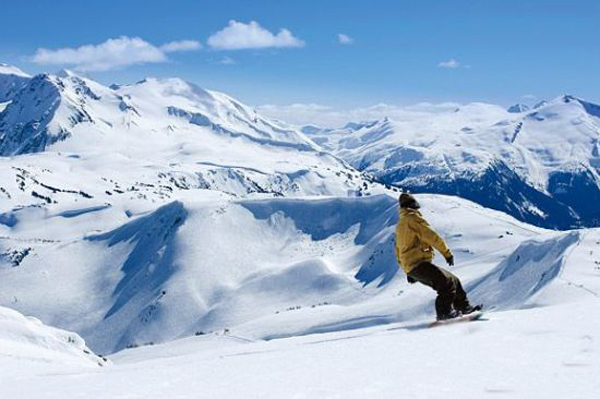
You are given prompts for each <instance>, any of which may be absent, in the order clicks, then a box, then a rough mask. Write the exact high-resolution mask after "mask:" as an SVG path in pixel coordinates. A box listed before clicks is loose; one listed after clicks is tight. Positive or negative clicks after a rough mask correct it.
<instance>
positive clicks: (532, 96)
mask: <svg viewBox="0 0 600 399" xmlns="http://www.w3.org/2000/svg"><path fill="white" fill-rule="evenodd" d="M521 98H522V99H523V100H535V99H536V98H537V96H536V95H535V94H523V95H522V96H521Z"/></svg>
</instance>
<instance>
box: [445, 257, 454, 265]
mask: <svg viewBox="0 0 600 399" xmlns="http://www.w3.org/2000/svg"><path fill="white" fill-rule="evenodd" d="M446 263H447V264H448V266H454V255H450V256H448V257H447V258H446Z"/></svg>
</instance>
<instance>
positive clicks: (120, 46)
mask: <svg viewBox="0 0 600 399" xmlns="http://www.w3.org/2000/svg"><path fill="white" fill-rule="evenodd" d="M198 48H200V43H199V42H196V41H193V40H183V41H178V42H170V43H167V44H165V45H164V46H160V47H157V46H155V45H153V44H151V43H148V42H147V41H145V40H143V39H141V38H139V37H128V36H121V37H118V38H116V39H108V40H106V41H105V42H103V43H100V44H86V45H83V46H80V47H77V48H68V47H67V48H59V49H56V50H52V49H45V48H39V49H37V51H36V52H35V54H34V55H33V57H32V61H33V62H35V63H37V64H49V65H71V66H73V67H74V68H75V69H77V70H80V71H106V70H110V69H117V68H123V67H126V66H129V65H135V64H144V63H157V62H166V61H168V58H167V55H166V53H170V52H176V51H189V50H195V49H198Z"/></svg>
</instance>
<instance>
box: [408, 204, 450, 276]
mask: <svg viewBox="0 0 600 399" xmlns="http://www.w3.org/2000/svg"><path fill="white" fill-rule="evenodd" d="M433 248H435V249H437V250H438V251H439V252H440V253H441V254H442V255H443V256H444V258H448V257H449V256H452V251H450V248H448V246H446V243H445V242H444V240H443V239H442V237H440V236H439V234H438V233H436V232H435V230H433V229H432V228H431V226H429V223H427V221H426V220H425V219H423V216H422V215H421V212H419V211H418V210H416V209H410V208H400V220H399V221H398V225H397V226H396V259H397V260H398V263H399V264H400V267H402V270H404V272H405V273H409V272H410V271H411V270H412V269H413V268H414V267H415V266H416V265H418V264H419V263H421V262H431V261H432V260H433V257H434V253H433Z"/></svg>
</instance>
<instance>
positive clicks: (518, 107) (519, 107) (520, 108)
mask: <svg viewBox="0 0 600 399" xmlns="http://www.w3.org/2000/svg"><path fill="white" fill-rule="evenodd" d="M507 111H508V112H510V113H512V114H519V113H521V112H526V111H529V106H527V105H525V104H520V103H517V104H514V105H511V106H510V107H508V109H507Z"/></svg>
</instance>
